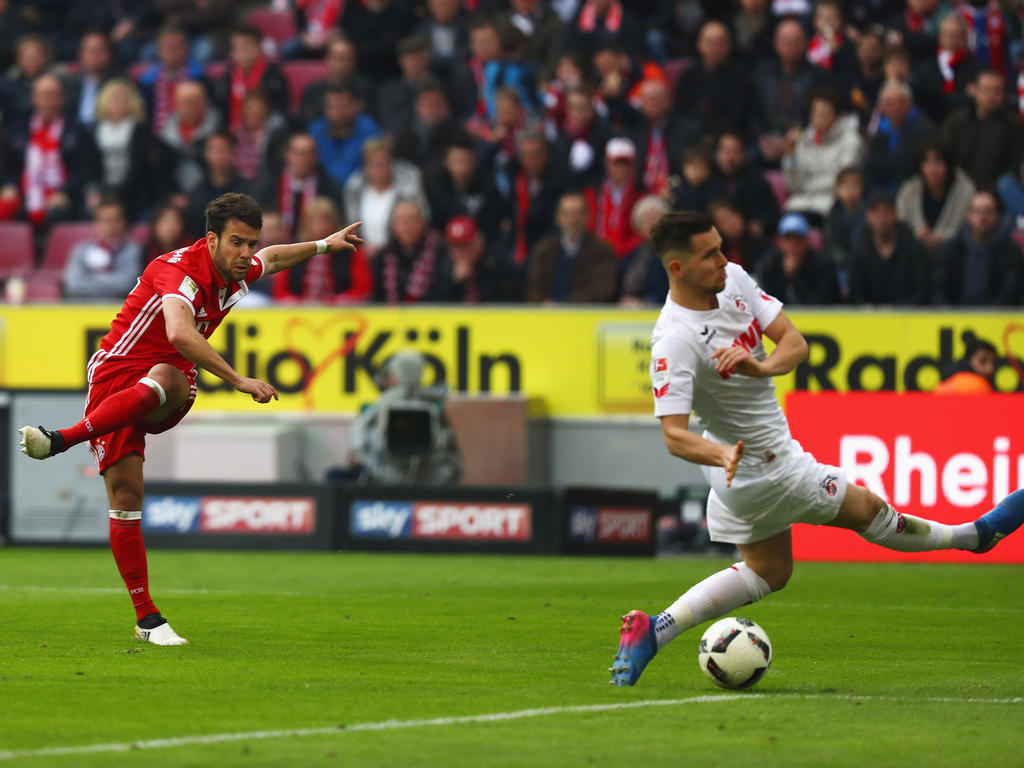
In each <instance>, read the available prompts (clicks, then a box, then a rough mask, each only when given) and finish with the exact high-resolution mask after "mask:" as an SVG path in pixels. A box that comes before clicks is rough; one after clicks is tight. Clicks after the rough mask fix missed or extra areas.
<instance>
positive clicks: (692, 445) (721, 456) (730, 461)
mask: <svg viewBox="0 0 1024 768" xmlns="http://www.w3.org/2000/svg"><path fill="white" fill-rule="evenodd" d="M661 431H662V433H663V434H664V435H665V445H666V446H667V447H668V452H669V453H671V454H672V455H673V456H678V457H679V458H681V459H685V460H686V461H689V462H692V463H694V464H706V465H707V466H709V467H722V468H724V469H725V484H726V485H732V479H733V477H735V476H736V469H737V468H738V467H739V464H740V459H742V458H743V451H744V446H743V441H742V440H740V441H739V442H738V443H736V445H721V444H720V443H713V442H711V441H710V440H705V439H704V438H703V437H701V436H700V435H695V434H694V433H693V432H691V431H690V414H688V413H674V414H670V415H668V416H662V417H661Z"/></svg>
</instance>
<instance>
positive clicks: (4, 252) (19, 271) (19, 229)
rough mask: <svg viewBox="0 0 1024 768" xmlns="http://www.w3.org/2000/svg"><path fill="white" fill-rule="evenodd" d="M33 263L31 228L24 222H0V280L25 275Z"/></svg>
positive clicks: (34, 259) (31, 268)
mask: <svg viewBox="0 0 1024 768" xmlns="http://www.w3.org/2000/svg"><path fill="white" fill-rule="evenodd" d="M35 262H36V253H35V246H34V245H33V244H32V227H31V226H29V224H28V223H26V222H24V221H2V222H0V280H6V279H7V278H9V277H12V276H13V275H22V276H24V275H27V274H28V273H30V272H31V271H32V270H33V269H34V268H35V265H36V264H35Z"/></svg>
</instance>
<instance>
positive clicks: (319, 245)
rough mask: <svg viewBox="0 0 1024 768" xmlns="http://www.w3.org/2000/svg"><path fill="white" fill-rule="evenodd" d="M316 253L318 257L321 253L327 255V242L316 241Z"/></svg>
mask: <svg viewBox="0 0 1024 768" xmlns="http://www.w3.org/2000/svg"><path fill="white" fill-rule="evenodd" d="M316 253H317V255H318V256H319V255H320V254H321V253H327V241H326V240H317V241H316Z"/></svg>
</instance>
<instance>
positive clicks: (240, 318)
mask: <svg viewBox="0 0 1024 768" xmlns="http://www.w3.org/2000/svg"><path fill="white" fill-rule="evenodd" d="M116 311H117V307H115V306H110V305H108V306H66V305H60V306H30V307H12V306H3V307H0V387H4V388H11V389H84V387H85V365H86V361H87V359H88V357H89V355H90V354H91V353H92V351H93V350H94V349H96V346H97V344H98V342H99V339H100V338H101V337H102V336H103V335H104V334H105V333H106V332H107V330H108V329H109V327H110V320H111V318H112V317H113V316H114V314H115V313H116ZM790 314H791V316H792V318H793V320H794V321H795V322H796V325H797V327H798V328H799V329H800V330H801V331H802V332H803V333H804V335H805V336H806V338H807V340H808V343H809V345H810V357H809V359H808V361H807V362H806V363H805V364H803V365H801V366H799V367H798V368H797V370H796V371H794V372H793V373H792V374H790V375H788V376H785V377H781V378H778V379H776V386H777V387H778V389H779V392H780V396H781V397H783V398H784V396H785V394H786V393H787V392H789V391H792V390H794V389H801V390H802V389H807V390H811V391H839V392H843V391H849V390H854V391H857V390H895V391H904V390H915V389H921V390H928V389H930V388H931V387H933V386H934V385H935V384H936V383H937V382H938V380H939V371H940V369H941V368H942V367H944V366H945V365H946V364H948V363H950V362H952V361H954V360H956V359H958V358H959V357H961V356H962V354H963V351H964V344H965V342H964V335H965V334H974V335H977V336H980V337H982V338H985V339H988V340H989V341H991V342H992V343H994V344H995V345H996V347H997V348H999V349H1000V350H1001V358H1000V362H999V370H998V373H997V377H996V382H997V386H998V388H999V389H1000V390H1002V391H1014V390H1019V391H1024V386H1022V384H1021V380H1022V379H1024V368H1022V366H1021V363H1020V358H1024V323H1022V322H1021V318H1020V316H1019V315H1014V314H1010V313H942V314H939V313H930V312H882V311H861V312H853V311H837V312H804V311H800V310H793V311H792V312H791V313H790ZM656 317H657V313H656V312H655V311H653V310H645V311H636V310H621V309H618V308H616V307H608V308H587V309H569V308H547V307H545V308H537V307H531V308H525V307H514V308H513V307H510V308H500V309H482V308H453V307H444V308H430V307H416V308H397V309H396V308H385V307H372V308H368V307H350V308H308V307H288V308H267V309H258V310H245V309H239V310H236V311H234V312H232V313H231V315H229V316H228V319H227V320H226V321H225V322H224V323H223V324H222V326H221V327H220V328H219V329H218V330H217V332H216V333H215V334H214V336H213V338H212V340H211V343H212V345H213V347H214V349H216V350H218V351H219V352H220V353H221V354H222V355H224V357H225V358H227V360H228V361H229V362H230V363H231V364H232V365H234V367H235V368H236V369H237V370H238V371H239V372H240V373H242V374H243V375H246V376H255V377H257V378H261V379H264V380H267V381H269V382H270V383H271V384H273V385H274V386H275V387H276V388H277V390H278V392H279V393H280V395H281V401H280V402H279V403H274V404H273V405H272V406H260V405H256V404H254V403H253V402H252V401H251V399H250V398H246V397H241V396H239V395H238V394H237V393H234V392H232V391H230V389H229V388H228V387H227V385H226V384H224V383H223V382H221V381H219V380H218V379H216V378H215V377H213V376H210V375H209V374H205V373H203V374H201V375H200V378H199V388H200V391H201V394H200V396H199V398H198V400H197V402H196V406H195V407H196V409H197V410H211V411H247V412H263V411H264V410H266V409H268V408H273V409H274V410H275V411H281V410H287V411H306V410H315V411H331V412H349V413H351V412H355V411H358V410H359V408H360V407H361V406H362V405H363V404H364V403H366V402H369V401H372V400H374V399H375V398H376V396H377V389H376V387H375V386H374V383H373V376H374V374H376V373H377V371H378V370H379V369H380V366H381V365H382V363H383V362H384V360H386V359H387V357H388V356H390V355H391V354H393V353H395V352H396V351H397V350H399V349H401V348H403V347H414V348H416V349H418V350H420V351H421V352H423V354H424V355H425V356H426V359H427V363H428V372H427V378H428V381H444V382H446V383H447V384H448V386H449V387H450V389H451V390H453V391H459V392H466V393H470V394H486V393H493V394H499V395H501V394H507V393H518V394H523V395H525V396H526V397H528V398H529V401H530V409H531V413H532V414H533V415H535V416H545V415H547V416H602V415H610V414H630V413H633V414H650V413H651V409H652V400H651V390H650V380H649V378H648V372H647V371H648V364H649V345H650V333H651V327H652V326H653V323H654V321H655V319H656Z"/></svg>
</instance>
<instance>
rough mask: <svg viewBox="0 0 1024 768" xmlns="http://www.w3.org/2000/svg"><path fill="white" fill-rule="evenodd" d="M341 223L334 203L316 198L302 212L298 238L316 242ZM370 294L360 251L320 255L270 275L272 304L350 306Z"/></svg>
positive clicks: (369, 276) (364, 260)
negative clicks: (304, 303)
mask: <svg viewBox="0 0 1024 768" xmlns="http://www.w3.org/2000/svg"><path fill="white" fill-rule="evenodd" d="M341 223H342V221H341V214H340V213H339V212H338V207H337V206H336V205H335V204H334V202H333V201H332V200H331V199H330V198H329V197H317V198H314V199H313V200H312V201H311V202H310V203H309V205H307V206H306V207H305V209H304V210H303V212H302V222H301V224H300V225H299V234H300V235H301V236H302V237H303V238H306V239H307V240H311V241H316V240H320V239H321V238H324V237H326V236H327V235H330V234H331V233H333V232H336V231H337V226H336V225H340V224H341ZM328 230H330V231H328ZM372 293H373V278H372V277H371V275H370V267H369V265H368V264H367V262H366V256H365V254H364V253H363V251H362V249H361V248H357V249H356V250H355V251H345V252H344V253H321V254H318V255H316V256H313V257H312V258H311V259H309V260H308V261H304V262H302V263H301V264H297V265H295V266H294V267H292V268H290V269H286V270H284V271H283V272H278V273H277V274H276V275H274V287H273V297H274V299H275V301H281V302H289V303H294V302H318V303H323V304H351V303H354V302H362V301H366V300H368V299H369V298H370V296H371V294H372Z"/></svg>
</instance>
